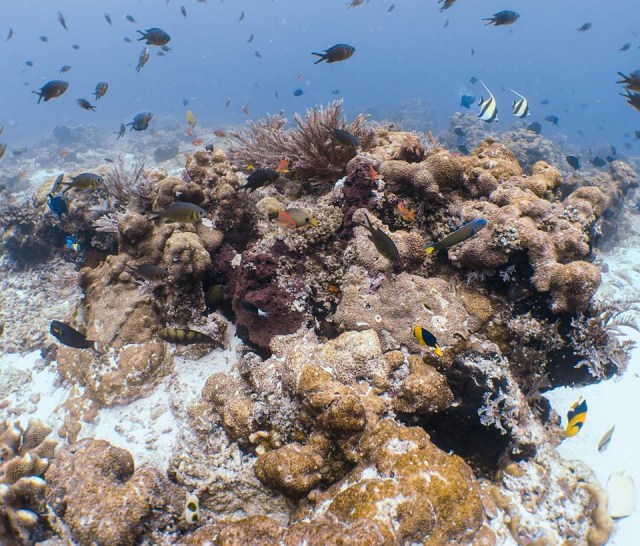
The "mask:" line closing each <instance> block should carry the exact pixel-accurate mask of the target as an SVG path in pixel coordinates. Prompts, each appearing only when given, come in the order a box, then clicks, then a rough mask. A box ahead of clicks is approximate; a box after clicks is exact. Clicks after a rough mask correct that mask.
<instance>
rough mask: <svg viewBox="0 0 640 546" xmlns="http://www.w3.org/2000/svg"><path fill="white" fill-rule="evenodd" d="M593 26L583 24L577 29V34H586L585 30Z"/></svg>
mask: <svg viewBox="0 0 640 546" xmlns="http://www.w3.org/2000/svg"><path fill="white" fill-rule="evenodd" d="M592 26H593V25H592V24H591V23H585V24H584V25H582V26H581V27H580V28H579V29H578V32H586V31H587V30H589V29H590V28H591V27H592Z"/></svg>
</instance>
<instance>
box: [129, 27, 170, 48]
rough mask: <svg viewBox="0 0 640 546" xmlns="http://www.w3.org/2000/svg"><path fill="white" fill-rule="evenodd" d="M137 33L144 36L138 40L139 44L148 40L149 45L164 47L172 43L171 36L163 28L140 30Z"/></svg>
mask: <svg viewBox="0 0 640 546" xmlns="http://www.w3.org/2000/svg"><path fill="white" fill-rule="evenodd" d="M137 32H139V33H140V34H142V36H141V37H140V38H138V42H139V41H141V40H146V44H147V45H154V46H163V45H165V44H168V43H169V42H170V41H171V36H169V35H168V34H167V33H166V32H165V31H164V30H162V29H161V28H155V27H154V28H150V29H149V30H145V31H142V30H138V31H137Z"/></svg>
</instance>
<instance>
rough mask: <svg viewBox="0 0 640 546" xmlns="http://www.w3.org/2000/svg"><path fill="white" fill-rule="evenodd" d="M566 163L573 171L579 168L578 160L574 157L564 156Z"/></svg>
mask: <svg viewBox="0 0 640 546" xmlns="http://www.w3.org/2000/svg"><path fill="white" fill-rule="evenodd" d="M565 159H566V160H567V163H568V164H569V166H570V167H571V168H572V169H573V170H574V171H577V170H578V169H579V168H580V158H579V157H576V156H575V155H567V156H565Z"/></svg>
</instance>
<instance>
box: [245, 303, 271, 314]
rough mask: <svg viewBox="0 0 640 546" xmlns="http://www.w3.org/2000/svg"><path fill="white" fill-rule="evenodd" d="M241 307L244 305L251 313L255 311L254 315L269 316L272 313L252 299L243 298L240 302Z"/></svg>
mask: <svg viewBox="0 0 640 546" xmlns="http://www.w3.org/2000/svg"><path fill="white" fill-rule="evenodd" d="M240 307H242V308H243V309H244V310H245V311H249V313H253V314H254V315H257V316H259V317H262V318H269V316H270V314H271V313H269V312H268V311H265V310H264V309H261V308H260V307H258V306H257V305H255V304H254V303H251V302H250V301H246V300H242V301H241V302H240Z"/></svg>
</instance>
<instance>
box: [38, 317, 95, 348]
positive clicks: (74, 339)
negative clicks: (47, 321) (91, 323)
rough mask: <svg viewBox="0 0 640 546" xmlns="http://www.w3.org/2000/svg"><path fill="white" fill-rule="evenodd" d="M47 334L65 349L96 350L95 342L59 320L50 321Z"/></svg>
mask: <svg viewBox="0 0 640 546" xmlns="http://www.w3.org/2000/svg"><path fill="white" fill-rule="evenodd" d="M49 332H50V333H51V335H52V336H53V337H55V338H56V339H57V340H58V341H59V342H60V343H62V344H63V345H66V346H67V347H73V348H75V349H93V350H96V346H97V344H96V342H95V341H92V340H90V339H87V337H86V336H85V335H84V334H81V333H80V332H78V330H76V329H75V328H72V327H71V326H69V325H68V324H65V323H64V322H60V321H59V320H52V321H51V325H50V326H49Z"/></svg>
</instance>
